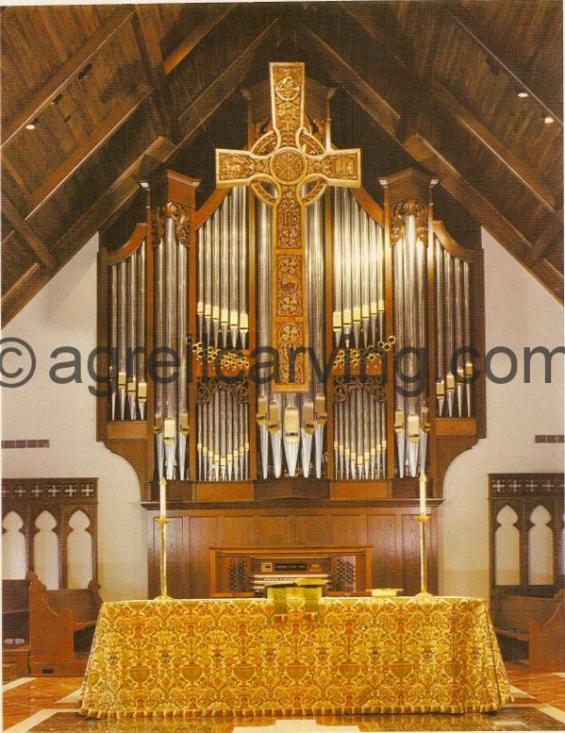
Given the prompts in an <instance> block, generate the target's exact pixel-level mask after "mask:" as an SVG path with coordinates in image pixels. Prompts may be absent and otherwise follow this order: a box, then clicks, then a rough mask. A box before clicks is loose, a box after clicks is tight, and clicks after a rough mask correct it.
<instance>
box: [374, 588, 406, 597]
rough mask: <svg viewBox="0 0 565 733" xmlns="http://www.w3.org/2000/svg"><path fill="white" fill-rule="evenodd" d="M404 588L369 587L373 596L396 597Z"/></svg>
mask: <svg viewBox="0 0 565 733" xmlns="http://www.w3.org/2000/svg"><path fill="white" fill-rule="evenodd" d="M403 590H404V588H369V591H370V593H371V595H372V596H373V598H396V596H397V595H398V594H399V593H402V591H403Z"/></svg>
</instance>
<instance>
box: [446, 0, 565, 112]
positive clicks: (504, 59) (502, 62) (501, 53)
mask: <svg viewBox="0 0 565 733" xmlns="http://www.w3.org/2000/svg"><path fill="white" fill-rule="evenodd" d="M442 10H443V12H444V13H445V15H446V16H448V17H449V18H451V20H453V22H454V23H456V24H457V25H458V26H459V27H460V28H461V30H463V31H464V32H465V33H466V34H467V36H469V38H472V39H473V41H474V42H475V43H476V44H477V45H478V46H480V47H481V48H482V50H483V51H484V53H486V54H487V55H488V56H490V58H491V59H492V60H493V61H494V62H495V63H496V64H497V65H498V66H499V67H500V68H501V69H503V70H504V71H505V72H506V73H507V74H508V75H509V76H510V77H511V78H512V79H513V81H514V82H515V83H516V85H517V86H518V87H519V88H522V89H524V91H526V92H527V93H528V94H529V95H530V97H532V98H533V99H535V100H536V101H537V102H538V104H539V105H540V106H541V107H542V108H543V109H544V110H545V111H546V112H547V114H549V115H551V116H552V117H554V118H555V119H556V120H557V122H559V124H560V125H563V116H562V110H561V109H560V108H559V107H557V106H556V105H554V104H550V103H548V102H547V101H546V100H544V98H543V92H542V91H541V90H540V89H539V87H538V85H537V84H536V81H535V80H534V79H533V78H532V77H531V74H530V73H529V71H528V70H527V69H526V68H525V67H523V66H522V65H521V64H520V63H519V61H518V59H517V58H516V54H513V53H511V51H510V50H509V49H508V47H507V42H506V41H505V40H504V38H502V37H497V38H494V36H493V35H492V34H491V33H490V31H489V30H488V29H487V28H486V27H485V26H484V25H483V24H482V23H481V22H480V21H479V19H478V18H476V16H475V15H474V14H473V13H471V12H470V11H469V10H468V9H467V8H465V7H464V6H463V5H462V4H461V3H453V2H444V3H442Z"/></svg>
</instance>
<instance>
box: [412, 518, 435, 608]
mask: <svg viewBox="0 0 565 733" xmlns="http://www.w3.org/2000/svg"><path fill="white" fill-rule="evenodd" d="M416 519H417V521H418V522H419V523H420V592H419V593H417V594H416V596H423V597H426V596H431V595H432V593H430V592H429V591H428V562H427V557H426V522H428V521H429V519H430V515H429V514H423V513H422V514H418V516H417V517H416Z"/></svg>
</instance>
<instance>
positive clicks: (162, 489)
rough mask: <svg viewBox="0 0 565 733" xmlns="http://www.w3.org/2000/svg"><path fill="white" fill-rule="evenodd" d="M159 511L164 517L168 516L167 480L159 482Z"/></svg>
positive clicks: (163, 479)
mask: <svg viewBox="0 0 565 733" xmlns="http://www.w3.org/2000/svg"><path fill="white" fill-rule="evenodd" d="M159 510H160V511H159V514H160V515H161V516H162V517H166V516H167V479H165V478H162V479H161V480H160V481H159Z"/></svg>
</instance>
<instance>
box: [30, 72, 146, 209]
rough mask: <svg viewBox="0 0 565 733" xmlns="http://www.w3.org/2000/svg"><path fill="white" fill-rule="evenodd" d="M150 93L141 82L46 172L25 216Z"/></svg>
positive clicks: (127, 118)
mask: <svg viewBox="0 0 565 733" xmlns="http://www.w3.org/2000/svg"><path fill="white" fill-rule="evenodd" d="M150 93H151V89H150V87H148V86H147V85H143V86H142V87H141V88H140V89H139V90H138V92H137V93H136V94H135V95H134V97H133V98H132V99H128V100H127V101H126V102H125V103H124V104H121V105H120V106H119V107H117V108H116V109H115V110H114V111H113V112H112V114H111V115H110V116H109V117H108V118H107V119H105V120H104V121H103V122H102V124H101V125H99V126H98V127H97V128H96V130H94V132H93V133H92V135H89V136H88V137H87V138H86V140H85V141H84V142H83V143H82V144H81V145H79V147H78V148H75V149H74V150H73V152H72V153H71V154H70V155H69V156H68V158H67V159H66V160H64V161H63V162H62V163H61V165H59V166H58V167H57V168H56V169H55V170H54V171H52V172H51V173H50V174H49V177H48V178H47V180H46V181H45V182H44V183H43V184H42V185H41V186H39V188H37V189H36V190H35V191H34V192H33V194H32V196H31V202H30V210H29V211H28V213H27V216H26V219H27V218H31V217H32V216H33V215H34V214H36V213H37V211H38V210H39V209H41V208H42V207H43V206H44V205H45V204H46V203H47V201H49V199H50V198H51V196H53V194H54V193H56V192H57V190H58V189H59V188H60V187H61V186H62V185H63V184H64V183H65V181H67V180H68V179H69V178H70V177H71V176H72V175H73V174H74V173H75V172H76V170H77V169H78V168H79V167H80V166H81V165H83V164H84V163H85V162H86V161H87V160H88V159H89V158H91V157H92V156H93V155H94V153H95V152H96V151H97V150H98V149H99V148H101V147H102V145H104V143H105V142H107V141H108V140H109V139H110V138H111V137H112V135H114V134H115V133H116V132H117V130H119V128H120V127H122V126H123V125H125V123H126V122H127V121H128V120H129V118H130V117H131V116H132V115H133V114H134V112H135V111H136V110H137V109H139V107H140V106H141V104H142V103H143V102H144V101H145V100H146V99H147V97H148V96H149V94H150Z"/></svg>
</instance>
